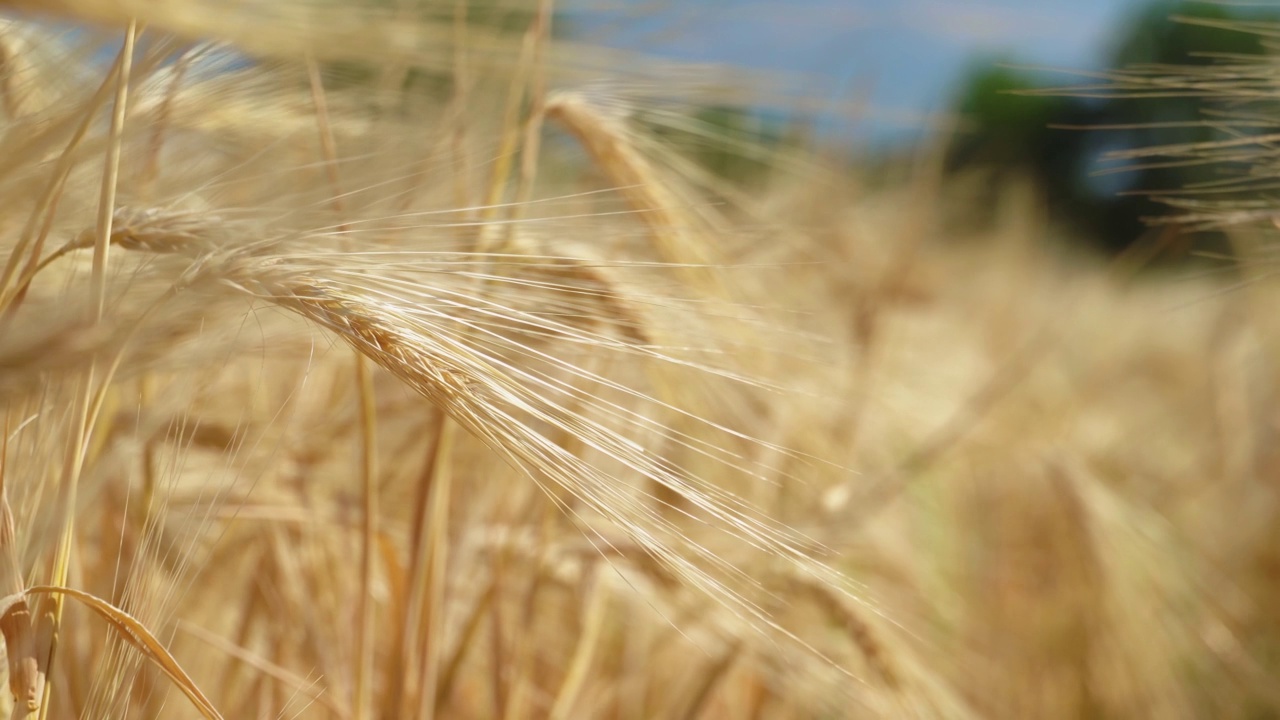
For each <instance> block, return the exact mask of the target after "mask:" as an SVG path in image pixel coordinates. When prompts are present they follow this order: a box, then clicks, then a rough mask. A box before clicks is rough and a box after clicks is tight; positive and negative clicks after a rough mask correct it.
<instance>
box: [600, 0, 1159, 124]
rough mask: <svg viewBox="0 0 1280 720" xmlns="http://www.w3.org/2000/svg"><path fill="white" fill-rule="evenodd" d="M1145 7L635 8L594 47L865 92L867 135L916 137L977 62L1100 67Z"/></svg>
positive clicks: (1056, 1) (667, 4)
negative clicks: (776, 73) (810, 78)
mask: <svg viewBox="0 0 1280 720" xmlns="http://www.w3.org/2000/svg"><path fill="white" fill-rule="evenodd" d="M1143 4H1145V3H1144V2H1142V1H1141V0H697V1H693V0H686V1H685V2H679V1H678V0H674V1H673V0H631V1H630V2H621V3H619V4H618V5H617V6H616V7H618V10H617V11H616V13H617V14H616V15H615V16H613V17H612V19H611V21H610V22H608V24H607V25H606V26H605V27H603V28H599V32H600V33H601V34H600V35H598V36H596V35H594V33H595V32H596V31H595V30H593V39H597V40H602V41H604V42H606V43H608V44H613V45H617V46H621V47H627V48H636V49H644V50H646V51H648V52H651V53H656V54H659V55H664V56H670V57H674V58H679V59H682V60H689V61H695V62H707V63H729V64H734V65H739V66H749V67H756V68H762V69H766V70H780V71H786V72H799V73H805V74H810V75H820V76H823V77H824V78H825V79H826V80H828V81H829V82H830V85H831V87H832V89H833V92H834V91H835V89H836V88H844V89H845V92H849V91H851V90H853V89H856V91H855V92H861V93H863V94H862V95H860V96H859V97H858V98H857V99H859V100H866V101H868V103H869V106H870V108H872V110H871V111H870V112H869V113H867V115H866V116H865V119H864V120H863V121H862V122H861V123H860V124H859V126H858V127H859V128H860V132H861V133H862V134H863V135H864V137H867V136H869V137H873V138H876V139H883V138H888V137H895V138H896V137H904V136H910V135H912V134H914V132H915V131H917V130H918V128H919V121H920V120H921V119H923V118H925V117H927V116H928V114H929V113H930V112H932V111H938V110H941V109H943V108H944V107H945V106H946V104H947V102H948V101H949V99H950V97H951V93H952V92H954V86H955V81H956V80H957V78H959V77H960V76H962V75H963V74H964V72H965V71H966V69H968V68H969V67H971V63H972V62H973V61H974V58H976V57H993V56H1002V57H1008V58H1013V59H1016V61H1017V62H1019V63H1027V64H1031V65H1047V66H1051V67H1061V68H1064V69H1085V68H1097V67H1100V66H1101V64H1102V63H1103V62H1104V58H1105V57H1106V55H1107V51H1108V49H1109V47H1110V45H1111V44H1112V43H1113V42H1114V41H1115V37H1114V33H1115V32H1116V29H1117V28H1118V27H1120V26H1121V24H1122V23H1123V21H1124V20H1125V19H1126V18H1127V17H1128V16H1130V15H1132V14H1133V13H1134V12H1135V11H1136V10H1137V9H1138V8H1139V7H1140V6H1142V5H1143Z"/></svg>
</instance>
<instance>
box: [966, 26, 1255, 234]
mask: <svg viewBox="0 0 1280 720" xmlns="http://www.w3.org/2000/svg"><path fill="white" fill-rule="evenodd" d="M1246 12H1247V13H1248V14H1246ZM1175 16H1177V17H1179V18H1182V19H1183V20H1182V21H1174V20H1173V19H1172V18H1173V17H1175ZM1188 18H1194V19H1200V20H1208V21H1235V20H1251V21H1256V20H1259V19H1272V18H1266V17H1263V16H1261V15H1260V14H1259V12H1258V11H1257V10H1256V9H1254V10H1249V11H1242V10H1240V9H1238V8H1233V7H1232V6H1229V5H1217V4H1206V3H1177V2H1167V1H1162V2H1156V3H1154V4H1151V5H1148V6H1146V7H1145V8H1144V9H1143V10H1142V11H1140V12H1139V13H1137V14H1135V15H1134V16H1133V18H1132V19H1131V20H1130V21H1129V22H1128V23H1127V25H1126V26H1125V27H1124V28H1123V29H1122V32H1121V33H1120V37H1119V42H1118V43H1116V44H1115V46H1114V49H1113V51H1112V53H1111V55H1110V57H1108V58H1107V60H1106V62H1107V64H1108V66H1109V67H1112V68H1117V69H1125V68H1132V69H1143V70H1151V71H1155V72H1166V71H1167V72H1170V73H1176V72H1177V67H1179V66H1181V67H1186V66H1188V65H1193V66H1204V65H1208V64H1210V63H1213V62H1217V61H1219V60H1220V59H1221V58H1222V57H1224V56H1229V55H1242V54H1243V55H1257V54H1260V53H1262V52H1264V48H1263V41H1262V38H1261V37H1260V36H1258V35H1256V34H1252V33H1248V32H1237V31H1232V30H1226V29H1222V28H1215V27H1208V26H1206V25H1201V24H1196V23H1195V22H1187V21H1186V19H1188ZM1090 82H1091V81H1090ZM1045 84H1046V83H1045V82H1044V81H1043V80H1042V79H1041V78H1038V77H1037V76H1035V75H1033V74H1031V73H1026V72H1021V71H1017V70H1011V69H1008V68H1007V67H1002V66H998V65H994V64H991V63H987V64H983V65H981V66H976V68H975V70H974V71H973V72H971V73H970V75H969V78H968V80H967V82H966V83H965V85H964V86H963V90H962V92H961V93H960V95H959V97H958V99H957V110H958V111H959V113H960V114H961V116H962V117H963V118H964V122H965V124H964V130H963V131H962V132H961V133H960V134H959V135H958V137H957V139H956V141H955V143H954V144H953V147H952V149H951V151H950V153H949V156H948V158H947V160H948V167H949V168H950V169H951V170H953V171H954V170H960V169H963V168H968V167H975V166H986V167H990V168H997V169H998V172H1000V173H1002V174H1008V175H1010V176H1012V175H1013V174H1017V175H1019V176H1022V177H1028V176H1029V177H1030V178H1032V179H1033V180H1034V181H1035V182H1036V183H1037V184H1038V185H1039V186H1040V188H1041V189H1042V191H1043V192H1044V195H1045V197H1046V198H1047V200H1048V202H1049V211H1050V214H1051V216H1052V217H1053V218H1054V219H1055V220H1056V221H1058V222H1060V223H1062V224H1064V225H1066V226H1068V227H1070V228H1071V229H1072V230H1074V231H1075V232H1077V233H1078V234H1080V235H1083V236H1086V237H1091V238H1095V239H1096V240H1097V241H1098V242H1099V243H1101V244H1102V245H1103V246H1104V247H1105V248H1106V249H1108V250H1112V251H1117V250H1121V249H1123V248H1125V247H1127V246H1128V245H1130V244H1131V243H1133V242H1134V241H1136V240H1137V239H1138V238H1139V237H1140V236H1141V235H1142V234H1143V232H1144V230H1145V229H1146V227H1147V226H1146V224H1145V223H1144V221H1143V218H1144V217H1162V216H1168V215H1169V214H1170V212H1171V211H1170V209H1169V208H1168V207H1167V206H1165V205H1162V204H1160V203H1159V202H1157V201H1156V200H1154V199H1152V197H1150V196H1148V195H1146V194H1144V193H1145V192H1148V191H1150V192H1158V191H1161V190H1176V189H1180V188H1185V187H1189V186H1194V185H1197V184H1199V183H1203V182H1206V181H1210V180H1213V179H1214V178H1217V177H1220V173H1221V172H1222V168H1221V167H1219V166H1214V165H1206V164H1191V165H1183V166H1180V167H1167V166H1166V167H1154V166H1148V167H1136V166H1135V167H1134V169H1130V170H1126V171H1124V172H1123V173H1121V174H1117V175H1099V174H1098V172H1097V171H1099V170H1103V169H1105V168H1107V167H1108V166H1107V165H1105V164H1103V163H1101V162H1100V161H1101V156H1102V154H1103V153H1104V152H1105V151H1108V150H1120V149H1128V148H1143V147H1152V146H1157V145H1172V144H1178V143H1191V142H1201V141H1206V140H1211V139H1215V131H1214V130H1213V129H1212V128H1210V127H1208V126H1207V125H1202V124H1196V123H1197V121H1200V120H1203V119H1204V118H1205V115H1204V105H1203V102H1202V101H1201V100H1200V99H1198V98H1192V97H1169V96H1164V97H1141V98H1136V97H1123V96H1122V94H1115V93H1111V94H1109V93H1107V92H1102V93H1098V92H1092V91H1089V90H1085V91H1084V92H1078V93H1074V94H1073V93H1072V92H1071V91H1068V90H1064V91H1062V92H1061V93H1056V92H1049V93H1046V92H1044V91H1043V90H1041V88H1043V87H1044V86H1045ZM1095 87H1096V86H1095ZM1081 127H1090V128H1093V129H1080V128H1081ZM1216 137H1217V139H1221V136H1220V135H1218V136H1216ZM1166 165H1168V163H1166ZM998 185H999V183H998V182H996V183H991V184H989V185H988V186H987V187H988V191H989V192H996V191H997V189H996V188H997V187H998ZM1120 191H1127V192H1124V193H1123V194H1122V193H1121V192H1120Z"/></svg>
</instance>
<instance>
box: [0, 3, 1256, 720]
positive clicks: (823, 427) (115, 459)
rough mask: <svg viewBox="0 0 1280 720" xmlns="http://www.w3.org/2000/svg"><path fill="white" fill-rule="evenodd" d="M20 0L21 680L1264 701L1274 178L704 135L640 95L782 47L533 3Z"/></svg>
mask: <svg viewBox="0 0 1280 720" xmlns="http://www.w3.org/2000/svg"><path fill="white" fill-rule="evenodd" d="M0 5H3V6H4V7H5V9H6V11H7V12H6V13H5V17H6V18H8V19H6V20H5V21H4V24H3V26H2V28H0V125H2V127H3V132H2V133H0V197H2V198H3V199H4V200H5V202H4V203H3V204H0V268H2V269H0V410H2V412H3V422H4V431H3V435H2V436H0V442H2V446H0V545H2V546H3V547H2V548H0V584H3V590H2V593H3V599H2V600H0V633H3V636H4V646H5V662H4V663H3V667H4V668H5V669H6V672H7V675H8V678H9V680H8V683H9V685H8V686H9V689H10V693H0V696H3V697H2V698H0V707H3V710H0V712H2V713H4V714H6V715H7V716H9V717H15V718H41V719H44V718H170V717H172V718H187V717H192V718H194V717H203V718H335V719H341V720H348V719H351V720H361V719H367V718H380V719H383V720H394V719H398V718H495V719H498V718H501V719H503V720H519V719H524V718H554V719H557V720H568V719H573V718H617V719H618V720H647V719H650V718H652V719H655V720H659V719H662V720H665V719H668V718H669V719H672V720H677V719H690V720H692V719H695V718H761V719H766V718H846V717H847V718H864V717H883V718H916V717H918V718H1099V717H1101V718H1112V717H1114V718H1131V717H1133V718H1136V717H1152V718H1201V717H1216V718H1241V719H1244V718H1262V717H1273V716H1276V715H1278V714H1280V683H1277V682H1276V681H1275V678H1276V677H1277V673H1278V672H1280V613H1277V611H1276V607H1277V603H1280V574H1278V573H1280V536H1278V535H1277V530H1276V528H1277V527H1280V525H1278V524H1277V522H1276V520H1277V513H1278V512H1280V505H1278V500H1280V496H1278V495H1277V493H1278V492H1280V485H1278V484H1277V480H1278V479H1280V444H1278V443H1280V395H1278V394H1277V393H1278V391H1280V384H1278V381H1280V374H1278V373H1277V370H1280V364H1278V363H1277V361H1278V360H1280V354H1278V353H1280V316H1278V315H1277V314H1276V313H1275V312H1274V311H1273V308H1274V307H1275V303H1276V301H1277V300H1280V295H1277V290H1278V289H1277V288H1276V286H1275V284H1274V282H1273V281H1271V279H1270V278H1269V275H1270V272H1269V269H1268V263H1267V260H1268V251H1267V246H1266V240H1267V235H1266V232H1267V228H1268V227H1270V226H1268V225H1267V223H1268V222H1270V217H1271V215H1269V214H1267V213H1265V212H1259V211H1256V210H1255V211H1254V212H1253V214H1252V215H1251V216H1250V217H1249V218H1248V219H1249V220H1251V221H1257V220H1259V219H1261V221H1262V225H1261V229H1258V228H1247V227H1242V228H1239V229H1237V230H1234V231H1233V232H1234V234H1233V236H1232V237H1233V238H1234V240H1235V241H1236V243H1237V246H1238V249H1239V253H1240V257H1241V258H1244V262H1241V263H1239V265H1238V266H1233V267H1229V268H1227V269H1225V270H1224V269H1221V268H1218V269H1215V270H1214V271H1212V272H1204V271H1200V270H1196V271H1194V272H1193V271H1186V272H1161V273H1149V272H1147V271H1145V270H1144V264H1145V262H1146V258H1144V257H1143V255H1142V252H1141V251H1137V252H1133V253H1129V254H1126V255H1124V256H1121V257H1119V258H1115V259H1110V260H1106V259H1100V258H1096V257H1091V256H1086V255H1084V254H1076V253H1071V252H1069V251H1067V250H1065V249H1064V245H1063V244H1062V243H1056V242H1052V241H1051V238H1049V237H1048V236H1049V235H1052V234H1053V231H1052V229H1051V228H1050V227H1049V226H1048V224H1047V223H1046V221H1045V218H1044V214H1043V211H1042V208H1041V203H1040V201H1039V200H1038V198H1037V197H1036V195H1035V193H1034V192H1033V191H1031V190H1030V189H1029V188H1027V187H1024V186H1022V185H1018V184H1012V183H1011V184H1010V185H1009V187H1008V188H1007V189H1006V190H1004V191H1002V192H1001V193H1000V194H999V195H1000V197H1001V201H1000V204H999V206H998V207H996V208H994V209H993V217H995V221H994V222H993V224H992V227H989V228H984V229H983V230H982V231H981V233H978V234H973V233H967V232H964V231H961V230H960V229H958V226H957V225H955V224H953V223H952V222H951V218H953V217H955V216H956V214H957V212H960V211H962V210H963V205H964V202H965V200H964V198H965V191H964V188H963V187H962V186H959V185H958V184H957V183H956V182H954V181H951V180H947V179H945V178H944V177H943V175H942V173H941V169H940V164H939V162H938V161H937V158H938V155H939V150H938V149H937V148H932V147H926V148H922V149H921V150H920V151H919V157H918V158H917V159H916V160H915V161H914V162H913V164H912V165H911V166H910V167H909V168H907V170H905V171H904V172H903V174H902V175H903V177H904V178H905V180H903V181H901V182H881V181H879V180H877V179H874V178H867V177H865V176H864V175H863V174H860V173H858V172H857V171H856V170H851V169H850V167H849V165H848V164H847V163H844V162H842V161H840V160H837V159H836V158H838V157H839V153H832V152H830V148H824V147H822V146H820V145H819V144H818V142H817V141H813V142H804V141H798V142H795V143H789V144H787V145H785V146H781V147H770V148H765V147H759V148H752V147H750V146H749V143H748V142H747V141H746V140H739V141H735V142H740V143H741V144H742V145H744V146H745V149H746V150H747V151H750V152H755V153H757V155H759V156H761V157H763V158H765V160H764V164H765V165H767V167H768V172H767V174H766V176H765V177H764V178H763V179H762V180H759V181H757V182H752V183H746V184H737V183H732V182H730V181H728V180H726V179H724V178H721V177H717V176H715V175H714V174H713V173H710V172H708V171H707V170H706V169H705V168H702V167H701V166H699V165H698V164H697V163H695V162H693V161H692V160H691V159H690V158H689V157H687V156H685V155H684V154H682V153H681V152H679V151H678V149H677V148H674V147H673V146H672V145H671V144H669V143H664V142H663V141H662V138H661V136H660V134H658V133H654V132H651V128H652V125H653V124H654V123H657V124H658V125H660V126H664V127H669V128H675V129H680V130H683V131H689V132H695V133H696V132H698V131H699V130H700V128H699V127H698V125H697V123H696V121H695V120H694V119H692V116H691V115H690V113H689V112H688V111H689V109H690V108H691V107H693V103H694V101H695V100H703V99H706V98H709V97H710V98H717V99H718V100H717V101H719V102H724V103H733V102H743V98H745V97H747V95H745V94H743V92H744V91H743V90H742V88H743V87H747V86H751V85H752V84H753V83H754V86H755V88H756V89H757V90H758V91H759V92H760V93H762V94H763V95H769V96H771V97H772V98H773V99H774V100H778V99H779V98H783V96H784V95H785V88H786V83H785V82H782V80H780V79H778V78H764V77H761V76H758V75H753V74H751V73H746V72H745V71H744V72H741V73H739V72H735V71H730V70H724V71H720V72H717V73H713V74H707V73H705V72H702V71H700V70H699V69H697V68H687V67H686V68H681V67H677V66H674V65H671V64H669V63H667V64H664V63H660V62H658V61H657V60H654V59H651V58H642V57H638V56H633V55H630V54H626V53H622V52H620V51H616V50H607V49H605V48H601V47H594V46H591V45H590V44H588V43H587V42H585V41H582V40H577V39H570V38H568V37H563V36H561V35H560V34H559V33H557V32H555V28H554V21H555V19H556V18H557V17H558V16H557V15H556V13H555V10H556V8H555V7H554V6H553V5H552V3H551V2H550V0H539V2H536V3H535V2H507V3H502V2H499V3H471V2H466V1H465V0H454V1H450V2H444V1H443V0H438V1H429V0H418V1H417V2H413V1H408V0H406V1H404V2H397V3H382V2H375V1H374V0H352V1H351V2H342V3H326V2H320V1H319V0H312V1H304V0H281V1H279V2H272V3H268V2H263V1H261V0H256V1H253V0H250V1H246V2H237V3H226V2H217V1H216V0H151V1H149V2H143V1H141V0H55V1H54V2H35V1H34V0H31V1H30V2H26V1H21V2H5V3H0ZM494 18H497V20H495V19H494ZM1264 62H1265V60H1263V59H1258V60H1257V61H1256V63H1258V66H1259V67H1264V68H1265V67H1267V66H1266V65H1264V64H1263V63H1264ZM1268 77H1275V75H1274V73H1273V74H1272V75H1270V76H1268ZM1117 81H1118V82H1120V83H1121V84H1123V83H1124V82H1138V81H1137V80H1135V79H1134V78H1127V79H1126V78H1125V77H1118V78H1117ZM1192 81H1195V82H1201V79H1199V78H1192V79H1191V80H1188V81H1187V82H1192ZM1273 82H1274V81H1273ZM1140 89H1141V88H1139V90H1140ZM802 99H803V98H798V99H797V98H793V100H802ZM642 115H643V116H644V117H645V118H646V122H644V123H642V122H639V121H638V118H640V117H641V116H642ZM646 123H647V124H646ZM798 135H801V136H802V135H803V133H798ZM944 140H945V139H942V138H940V139H939V142H943V141H944ZM738 149H739V150H742V149H743V148H738ZM1198 150H1200V151H1204V152H1208V151H1211V150H1212V148H1201V149H1198ZM957 207H959V208H960V209H959V210H957ZM1200 210H1204V208H1200ZM1224 212H1226V211H1224ZM1215 217H1217V216H1215ZM1200 219H1202V220H1203V219H1204V217H1201V218H1200ZM1271 230H1272V231H1274V228H1271Z"/></svg>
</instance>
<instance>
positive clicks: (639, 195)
mask: <svg viewBox="0 0 1280 720" xmlns="http://www.w3.org/2000/svg"><path fill="white" fill-rule="evenodd" d="M546 112H547V118H548V119H550V120H552V121H554V122H556V123H558V124H560V125H561V126H562V127H564V128H565V129H566V130H567V131H569V133H571V134H572V135H573V136H574V137H576V138H577V139H578V141H579V142H581V143H582V146H583V147H584V148H586V150H587V152H588V153H590V155H591V157H592V159H593V160H594V161H595V163H596V165H598V166H599V167H600V168H601V169H602V170H604V171H605V172H606V173H607V174H608V175H609V178H610V179H611V180H612V181H613V182H614V184H615V185H617V187H618V191H619V192H620V193H622V195H623V196H624V197H625V198H626V199H627V202H628V203H629V204H630V205H631V206H632V208H634V209H635V210H636V211H637V212H638V214H639V217H640V218H641V220H642V221H643V222H644V223H645V224H646V225H647V226H648V227H649V231H650V233H651V234H652V237H653V243H654V246H655V248H656V249H657V252H658V256H659V257H660V258H662V259H663V260H664V261H666V262H669V263H673V264H677V265H687V266H688V267H687V268H685V269H684V270H683V273H684V275H685V276H686V277H687V278H688V279H690V280H691V281H692V282H693V283H694V285H695V287H698V288H700V289H702V290H703V291H704V292H710V294H712V295H720V294H723V292H724V289H723V287H722V286H721V285H720V283H719V280H718V278H716V276H715V273H714V271H713V270H712V269H711V267H710V266H711V265H712V264H713V263H714V261H715V259H716V257H717V248H714V247H711V246H710V244H709V238H708V235H707V234H706V233H704V232H702V231H703V230H704V229H705V228H704V227H703V224H702V219H701V218H700V217H699V216H698V215H697V213H695V212H693V211H692V208H691V207H690V206H689V202H688V201H687V200H685V201H682V200H681V199H680V197H679V194H678V193H677V192H676V191H675V190H673V189H672V184H673V183H675V182H676V179H675V178H671V177H667V176H664V175H663V174H661V173H660V172H659V171H658V169H657V168H656V167H654V165H653V163H652V162H650V161H649V160H648V158H646V157H645V155H644V154H643V153H642V152H641V151H640V150H638V149H637V148H636V147H635V146H634V144H633V143H632V141H631V139H630V135H631V133H630V131H629V130H628V128H627V127H626V125H625V121H624V120H623V119H622V118H618V117H615V116H614V115H612V114H610V113H608V112H605V111H603V110H601V109H600V108H597V107H595V106H594V105H592V104H591V102H590V101H589V100H588V99H587V98H586V97H585V96H583V95H581V94H579V93H569V92H564V93H558V94H555V95H553V96H552V97H551V98H550V99H549V100H548V101H547V108H546Z"/></svg>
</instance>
